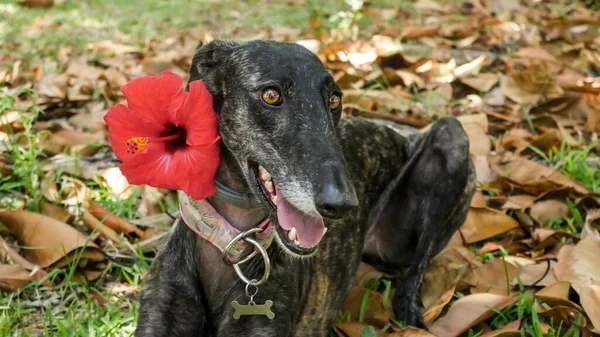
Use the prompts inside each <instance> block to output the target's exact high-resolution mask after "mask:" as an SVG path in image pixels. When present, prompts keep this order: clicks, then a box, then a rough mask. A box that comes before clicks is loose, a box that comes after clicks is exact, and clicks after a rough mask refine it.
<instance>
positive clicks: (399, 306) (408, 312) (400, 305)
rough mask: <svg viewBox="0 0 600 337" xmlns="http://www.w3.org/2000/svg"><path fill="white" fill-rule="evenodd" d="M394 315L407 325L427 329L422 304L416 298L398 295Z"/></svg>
mask: <svg viewBox="0 0 600 337" xmlns="http://www.w3.org/2000/svg"><path fill="white" fill-rule="evenodd" d="M394 315H396V319H398V320H400V321H402V322H403V323H404V324H405V325H406V326H412V327H415V328H419V329H424V330H427V327H426V326H425V322H424V321H423V315H422V314H421V310H420V305H419V303H418V302H417V301H416V300H415V299H411V298H408V297H397V298H396V299H395V301H394Z"/></svg>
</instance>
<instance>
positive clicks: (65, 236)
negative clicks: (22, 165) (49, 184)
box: [0, 210, 105, 268]
mask: <svg viewBox="0 0 600 337" xmlns="http://www.w3.org/2000/svg"><path fill="white" fill-rule="evenodd" d="M0 221H2V223H3V224H4V225H5V226H6V227H8V229H9V230H10V231H11V232H12V233H13V234H14V235H15V237H16V238H17V239H18V240H19V242H20V243H21V244H22V245H24V246H28V247H30V248H31V249H27V250H25V251H24V253H25V258H27V259H28V260H29V261H31V262H32V263H34V264H37V265H39V266H41V267H42V268H46V267H51V266H52V267H54V266H63V265H66V264H67V263H68V262H69V261H71V260H72V259H73V254H72V253H73V252H74V251H75V250H80V249H83V251H82V252H81V258H82V259H89V260H91V261H102V260H104V259H105V256H104V254H103V253H102V251H101V250H100V248H98V246H96V244H94V243H93V242H90V241H89V239H88V238H87V237H86V236H85V235H83V234H81V233H80V232H78V231H77V230H75V229H74V228H73V227H71V226H69V225H67V224H65V223H62V222H59V221H57V220H54V219H52V218H49V217H47V216H44V215H41V214H36V213H32V212H28V211H12V210H5V211H0Z"/></svg>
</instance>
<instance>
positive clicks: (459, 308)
mask: <svg viewBox="0 0 600 337" xmlns="http://www.w3.org/2000/svg"><path fill="white" fill-rule="evenodd" d="M516 301H517V296H513V297H506V296H502V295H496V294H486V293H482V294H473V295H467V296H465V297H463V298H460V299H459V300H458V301H456V302H454V304H452V306H451V307H450V310H448V313H447V314H446V315H444V316H443V317H442V318H440V319H438V320H437V321H435V322H434V323H433V324H432V325H431V327H430V331H431V332H433V333H434V334H436V335H438V336H439V337H456V336H460V335H461V334H463V333H464V332H466V331H467V330H469V328H471V327H472V326H474V325H476V324H478V323H480V322H483V321H484V320H486V319H488V318H489V317H491V316H492V315H493V312H492V311H491V310H490V309H491V308H495V309H497V310H502V309H504V308H506V307H507V306H509V305H511V304H513V303H515V302H516Z"/></svg>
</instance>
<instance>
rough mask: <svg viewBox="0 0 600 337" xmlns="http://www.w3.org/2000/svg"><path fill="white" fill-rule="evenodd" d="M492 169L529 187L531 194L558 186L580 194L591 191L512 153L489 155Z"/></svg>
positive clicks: (555, 171) (558, 173)
mask: <svg viewBox="0 0 600 337" xmlns="http://www.w3.org/2000/svg"><path fill="white" fill-rule="evenodd" d="M489 162H490V164H491V167H492V169H493V170H494V171H495V172H496V173H498V175H499V176H501V177H506V178H507V179H509V180H510V181H512V182H515V183H517V184H520V185H521V186H522V187H523V188H529V190H530V191H531V192H532V193H531V194H538V193H535V192H539V191H540V190H541V191H543V192H545V191H548V190H552V189H556V188H558V187H569V188H572V189H573V190H574V191H576V192H577V193H580V194H590V193H591V192H592V191H591V190H590V189H589V188H588V187H586V186H584V185H582V184H580V183H578V182H575V181H574V180H572V179H571V178H569V177H567V176H565V175H564V174H562V173H560V172H558V171H557V170H554V169H552V168H549V167H547V166H544V165H542V164H538V163H536V162H533V161H531V160H529V159H526V158H523V157H519V156H517V155H514V154H512V153H506V154H505V155H504V156H502V157H500V156H491V158H490V159H489Z"/></svg>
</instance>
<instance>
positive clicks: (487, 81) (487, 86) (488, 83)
mask: <svg viewBox="0 0 600 337" xmlns="http://www.w3.org/2000/svg"><path fill="white" fill-rule="evenodd" d="M499 79H500V74H495V73H481V74H478V75H475V76H473V77H463V78H461V79H459V81H460V82H461V83H462V84H464V85H467V86H469V87H471V88H473V89H475V90H477V91H480V92H488V91H490V90H492V88H493V87H494V86H495V85H496V83H498V80H499Z"/></svg>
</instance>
